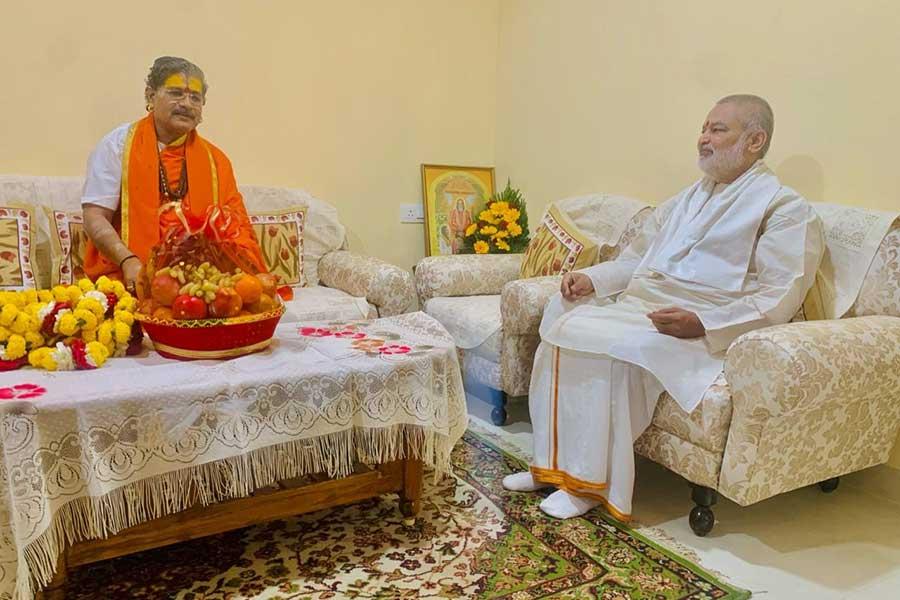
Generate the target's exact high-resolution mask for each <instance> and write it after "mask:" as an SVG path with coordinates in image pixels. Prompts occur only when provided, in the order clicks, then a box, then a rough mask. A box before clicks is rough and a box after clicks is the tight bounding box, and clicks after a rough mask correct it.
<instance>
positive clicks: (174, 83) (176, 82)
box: [163, 73, 188, 88]
mask: <svg viewBox="0 0 900 600" xmlns="http://www.w3.org/2000/svg"><path fill="white" fill-rule="evenodd" d="M163 85H164V86H165V87H173V88H186V87H188V84H187V82H186V81H185V80H184V75H182V74H181V73H175V74H174V75H169V77H168V78H167V79H166V82H165V83H164V84H163Z"/></svg>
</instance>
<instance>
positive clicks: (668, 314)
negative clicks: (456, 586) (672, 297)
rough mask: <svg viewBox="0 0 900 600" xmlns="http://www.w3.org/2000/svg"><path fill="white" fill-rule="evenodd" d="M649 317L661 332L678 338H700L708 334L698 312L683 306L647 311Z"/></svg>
mask: <svg viewBox="0 0 900 600" xmlns="http://www.w3.org/2000/svg"><path fill="white" fill-rule="evenodd" d="M647 318H648V319H650V320H651V321H652V322H653V326H654V327H656V330H657V331H658V332H660V333H664V334H666V335H671V336H673V337H677V338H698V337H702V336H704V335H706V328H704V327H703V323H701V322H700V317H698V316H697V313H693V312H691V311H689V310H684V309H683V308H676V307H672V308H663V309H661V310H656V311H653V312H652V313H647Z"/></svg>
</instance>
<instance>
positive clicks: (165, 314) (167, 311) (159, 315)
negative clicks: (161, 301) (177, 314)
mask: <svg viewBox="0 0 900 600" xmlns="http://www.w3.org/2000/svg"><path fill="white" fill-rule="evenodd" d="M153 318H154V319H168V320H170V321H171V320H172V318H173V317H172V309H171V308H169V307H168V306H160V307H159V308H157V309H156V310H154V311H153Z"/></svg>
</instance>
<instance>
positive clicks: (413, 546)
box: [70, 431, 750, 600]
mask: <svg viewBox="0 0 900 600" xmlns="http://www.w3.org/2000/svg"><path fill="white" fill-rule="evenodd" d="M453 465H454V469H455V471H456V476H455V477H448V478H446V479H445V480H444V481H441V482H438V483H436V484H435V483H433V482H432V481H431V478H430V477H429V478H428V479H427V481H426V495H425V499H424V502H423V508H422V513H421V514H420V518H419V519H418V521H417V522H416V525H415V526H413V527H405V526H404V525H403V524H402V523H401V520H400V515H399V512H398V510H397V501H396V497H395V496H386V497H383V498H380V499H377V500H371V501H368V502H364V503H360V504H357V505H354V506H349V507H344V508H339V509H335V510H331V511H322V512H318V513H312V514H309V515H303V516H300V517H296V518H294V519H290V520H282V521H273V522H270V523H267V524H265V525H260V526H257V527H251V528H247V529H244V530H240V531H235V532H231V533H228V534H223V535H219V536H214V537H209V538H205V539H201V540H196V541H193V542H188V543H183V544H178V545H175V546H170V547H168V548H163V549H159V550H153V551H149V552H144V553H142V554H136V555H133V556H129V557H124V558H120V559H116V560H112V561H107V562H104V563H98V564H96V565H92V566H88V567H82V568H81V569H78V570H76V571H75V572H74V573H73V574H72V576H71V579H70V582H71V583H70V597H71V598H76V599H79V600H86V599H91V600H96V599H101V598H102V599H107V598H110V599H112V598H115V599H119V598H133V599H137V600H146V599H153V600H157V599H165V598H177V599H179V600H239V599H250V598H253V599H266V600H275V599H280V600H324V599H327V598H335V599H343V598H354V599H355V598H359V599H362V598H367V599H369V598H371V599H379V600H381V599H385V600H386V599H400V598H510V599H516V600H518V599H530V598H572V599H575V598H594V599H601V600H626V599H648V600H650V599H652V600H673V599H676V598H677V599H679V600H713V599H723V600H743V599H745V598H748V597H749V596H750V593H749V592H746V591H742V590H737V589H735V588H732V587H730V586H728V585H725V584H724V583H722V582H721V581H718V580H717V579H716V578H715V577H713V576H712V575H710V574H709V573H707V572H705V571H704V570H702V569H701V568H699V567H698V566H696V565H694V564H692V563H691V562H689V561H687V560H685V559H684V558H681V557H678V556H676V555H674V554H672V553H670V552H668V551H666V550H664V549H662V548H661V547H659V546H657V545H655V544H654V543H652V542H650V541H649V540H647V539H646V538H644V537H642V536H641V535H639V534H637V533H636V532H634V531H633V530H631V529H630V528H629V527H627V526H626V525H623V524H622V523H619V522H618V521H615V520H614V519H612V518H611V517H609V516H608V515H606V514H605V513H604V512H603V511H602V509H596V510H594V511H591V512H590V513H588V514H587V515H586V516H585V517H583V518H578V519H570V520H567V521H558V520H556V519H552V518H550V517H547V516H546V515H544V514H543V513H542V512H541V511H540V510H539V509H538V503H539V502H540V500H541V499H542V496H541V495H539V494H515V493H509V492H506V491H505V490H503V488H502V487H501V486H500V480H501V479H502V478H503V476H504V475H507V474H508V473H511V472H515V471H520V470H522V469H523V468H524V464H523V463H522V462H521V461H520V460H519V459H517V458H515V457H514V456H512V455H510V454H508V453H506V452H504V451H503V450H500V449H499V448H498V447H497V446H496V445H494V444H493V443H491V442H490V441H488V440H487V439H486V438H484V437H482V436H479V435H477V434H475V433H473V432H472V431H469V432H467V433H466V435H465V437H464V438H463V440H462V441H461V442H460V443H459V444H458V445H457V447H456V449H455V450H454V454H453Z"/></svg>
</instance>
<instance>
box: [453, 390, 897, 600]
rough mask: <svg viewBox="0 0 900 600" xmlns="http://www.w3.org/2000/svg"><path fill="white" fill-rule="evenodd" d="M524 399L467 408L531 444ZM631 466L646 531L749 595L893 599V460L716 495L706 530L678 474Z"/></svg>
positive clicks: (478, 420)
mask: <svg viewBox="0 0 900 600" xmlns="http://www.w3.org/2000/svg"><path fill="white" fill-rule="evenodd" d="M522 400H523V399H517V400H514V401H513V402H512V403H511V405H510V407H509V419H508V421H507V422H508V425H507V426H505V427H502V428H498V427H494V426H493V425H491V424H490V410H491V407H490V406H488V405H487V404H485V403H484V402H482V401H480V400H478V399H477V398H475V397H472V396H470V397H469V414H470V415H472V416H473V421H474V422H475V424H476V425H478V426H481V427H482V428H484V429H487V430H489V431H492V432H494V433H497V434H500V435H501V436H502V437H503V438H504V439H505V440H506V441H507V442H509V443H511V444H514V445H516V446H519V447H521V448H523V449H525V450H526V452H530V446H531V424H530V422H529V419H528V409H527V406H526V405H525V403H524V402H523V401H522ZM637 471H638V474H637V482H636V487H635V500H634V514H635V518H636V519H638V521H639V522H640V524H641V525H642V526H643V528H645V529H646V530H647V531H648V534H649V535H651V536H656V537H658V538H659V537H662V538H663V539H665V538H666V537H668V538H671V539H674V540H675V541H676V543H677V544H680V545H681V546H683V547H684V548H682V549H681V550H680V551H681V552H682V553H686V554H691V553H692V554H694V555H695V557H696V558H698V559H699V563H700V564H701V565H702V566H704V567H706V568H707V569H711V570H714V571H716V572H718V573H721V574H722V575H723V576H724V577H725V578H726V579H727V580H728V581H730V582H731V583H733V584H734V585H737V586H739V587H742V588H745V589H749V590H752V591H753V592H754V595H753V598H754V599H756V598H760V599H777V600H793V599H795V598H797V599H807V598H809V599H816V600H838V599H841V600H862V599H866V600H881V599H885V600H889V599H890V600H894V599H897V600H900V470H896V469H891V468H888V467H876V468H873V469H867V470H866V471H862V472H860V473H855V474H852V475H849V476H845V477H842V478H841V484H840V487H839V488H838V489H837V491H835V492H833V493H832V494H823V493H822V492H820V491H819V489H818V488H817V487H810V488H805V489H800V490H795V491H793V492H789V493H787V494H781V495H779V496H776V497H774V498H770V499H768V500H765V501H763V502H759V503H757V504H754V505H752V506H748V507H740V506H738V505H737V504H735V503H733V502H731V501H729V500H727V499H724V498H720V500H719V503H718V504H717V505H716V507H715V513H716V519H717V523H716V526H715V529H713V531H712V533H710V535H709V536H708V537H706V538H700V537H697V536H695V535H694V534H693V532H692V531H691V530H690V527H689V526H688V523H687V514H688V511H690V509H691V507H692V506H693V504H692V503H691V501H690V492H689V489H688V487H687V485H686V484H685V482H684V480H683V479H681V478H680V477H679V476H677V475H675V474H673V473H671V472H670V471H668V470H667V469H664V468H662V467H660V466H659V465H657V464H655V463H652V462H650V461H647V460H643V459H640V460H639V462H638V465H637ZM660 534H661V535H660ZM664 543H665V542H664ZM669 546H670V547H672V546H673V544H672V543H671V542H670V543H669ZM673 549H675V550H676V551H679V549H678V548H677V547H676V548H673Z"/></svg>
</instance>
